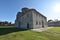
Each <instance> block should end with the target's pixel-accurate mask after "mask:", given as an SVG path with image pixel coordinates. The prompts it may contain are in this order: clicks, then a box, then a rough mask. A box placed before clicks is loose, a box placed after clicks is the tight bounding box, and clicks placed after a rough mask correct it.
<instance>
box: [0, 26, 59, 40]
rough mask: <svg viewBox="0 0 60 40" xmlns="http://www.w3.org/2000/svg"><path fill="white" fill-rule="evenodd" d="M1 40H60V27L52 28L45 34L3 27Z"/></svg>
mask: <svg viewBox="0 0 60 40" xmlns="http://www.w3.org/2000/svg"><path fill="white" fill-rule="evenodd" d="M0 40H60V27H55V28H51V29H48V30H46V31H44V32H35V31H32V30H22V29H16V28H12V27H7V28H6V27H5V28H4V27H1V28H0Z"/></svg>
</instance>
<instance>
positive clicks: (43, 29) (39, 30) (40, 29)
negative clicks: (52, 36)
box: [31, 27, 53, 32]
mask: <svg viewBox="0 0 60 40" xmlns="http://www.w3.org/2000/svg"><path fill="white" fill-rule="evenodd" d="M50 28H53V27H46V28H39V29H31V30H33V31H37V32H42V31H45V30H47V29H50Z"/></svg>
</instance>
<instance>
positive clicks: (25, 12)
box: [15, 8, 47, 29]
mask: <svg viewBox="0 0 60 40" xmlns="http://www.w3.org/2000/svg"><path fill="white" fill-rule="evenodd" d="M15 27H17V28H23V29H35V28H45V27H47V18H46V17H45V16H44V15H42V14H41V13H39V12H37V11H36V10H35V9H28V8H22V12H18V13H17V15H16V20H15Z"/></svg>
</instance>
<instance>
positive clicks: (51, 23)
mask: <svg viewBox="0 0 60 40" xmlns="http://www.w3.org/2000/svg"><path fill="white" fill-rule="evenodd" d="M48 26H49V27H51V26H53V27H58V26H59V27H60V21H52V22H48Z"/></svg>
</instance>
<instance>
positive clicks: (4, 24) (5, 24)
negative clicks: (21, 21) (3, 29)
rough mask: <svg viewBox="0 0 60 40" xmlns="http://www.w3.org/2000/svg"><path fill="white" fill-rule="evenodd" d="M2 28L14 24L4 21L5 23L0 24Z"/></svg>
mask: <svg viewBox="0 0 60 40" xmlns="http://www.w3.org/2000/svg"><path fill="white" fill-rule="evenodd" d="M0 26H14V24H12V23H11V22H8V21H4V22H0Z"/></svg>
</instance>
